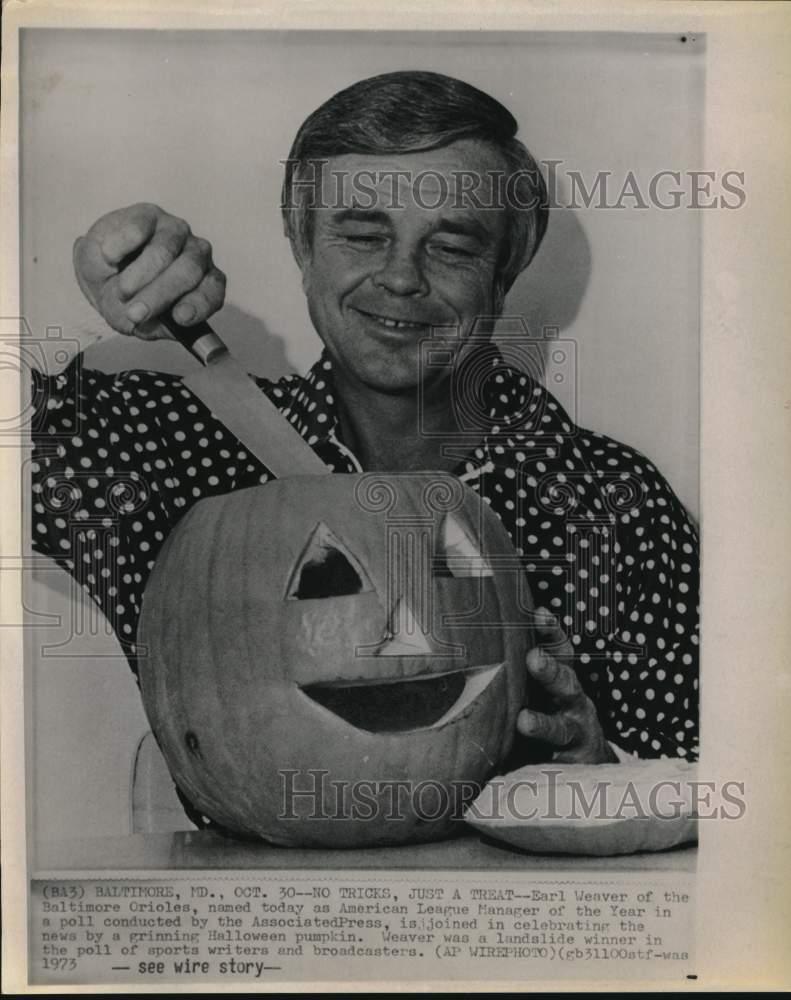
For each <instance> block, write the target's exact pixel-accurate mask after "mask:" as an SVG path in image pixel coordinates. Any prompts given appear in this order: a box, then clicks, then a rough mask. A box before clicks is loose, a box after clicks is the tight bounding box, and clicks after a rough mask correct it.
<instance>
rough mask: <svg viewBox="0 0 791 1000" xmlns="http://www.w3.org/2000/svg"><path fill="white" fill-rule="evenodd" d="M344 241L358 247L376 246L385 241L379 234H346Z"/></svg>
mask: <svg viewBox="0 0 791 1000" xmlns="http://www.w3.org/2000/svg"><path fill="white" fill-rule="evenodd" d="M344 239H345V240H346V241H347V242H348V243H356V244H357V245H358V246H377V245H378V244H380V243H382V242H383V241H384V239H385V237H384V236H382V235H381V234H380V233H346V235H345V237H344Z"/></svg>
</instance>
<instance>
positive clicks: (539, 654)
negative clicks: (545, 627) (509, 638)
mask: <svg viewBox="0 0 791 1000" xmlns="http://www.w3.org/2000/svg"><path fill="white" fill-rule="evenodd" d="M526 662H527V669H528V672H529V674H530V676H531V677H532V678H533V679H534V680H536V681H537V682H538V683H539V684H540V685H541V687H542V688H543V689H544V690H545V691H546V692H547V694H548V695H549V696H550V697H551V698H552V700H553V701H554V702H555V704H557V705H560V706H563V707H565V708H572V707H574V706H576V705H577V704H578V703H579V701H580V700H581V699H582V698H584V697H585V694H584V692H583V690H582V686H581V685H580V682H579V678H578V677H577V675H576V673H575V672H574V669H573V668H572V667H570V666H569V665H568V664H566V663H561V662H560V660H558V659H556V658H555V657H554V656H551V655H550V654H549V653H547V652H546V650H544V649H542V648H541V647H540V646H536V648H535V649H531V650H530V652H529V653H528V654H527V661H526Z"/></svg>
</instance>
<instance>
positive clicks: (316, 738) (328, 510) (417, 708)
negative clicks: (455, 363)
mask: <svg viewBox="0 0 791 1000" xmlns="http://www.w3.org/2000/svg"><path fill="white" fill-rule="evenodd" d="M531 607H532V605H531V603H530V596H529V592H528V590H527V586H526V583H525V580H524V576H523V575H522V571H521V568H520V565H519V559H518V557H517V556H516V553H515V552H514V550H513V548H512V546H511V543H510V539H509V538H508V535H507V533H506V531H505V529H504V528H503V526H502V525H501V523H500V521H499V519H498V518H497V516H496V515H495V514H494V513H493V512H492V511H491V510H490V509H489V508H488V506H487V505H486V504H485V503H483V502H481V500H480V499H479V497H478V496H477V495H476V494H475V493H474V492H473V491H472V490H470V489H468V488H467V487H465V486H463V485H462V484H461V483H460V482H459V481H458V480H457V479H454V478H453V477H451V476H445V475H443V474H439V473H438V474H429V473H417V474H407V475H392V476H390V475H388V476H382V475H373V474H369V475H330V476H317V477H296V478H292V479H284V480H280V481H276V482H273V483H270V484H267V485H265V486H261V487H257V488H253V489H247V490H242V491H239V492H235V493H232V494H228V495H224V496H218V497H214V498H210V499H206V500H203V501H202V502H200V503H199V504H197V505H196V506H195V507H194V508H193V509H192V510H191V511H190V512H189V513H188V514H187V515H186V516H185V518H184V519H183V520H182V521H181V523H180V524H179V525H178V526H177V527H176V529H175V530H174V531H173V532H172V533H171V535H170V537H169V538H168V540H167V541H166V543H165V545H164V546H163V549H162V551H161V553H160V555H159V558H158V559H157V562H156V564H155V566H154V569H153V571H152V575H151V578H150V581H149V584H148V586H147V589H146V593H145V598H144V602H143V610H142V615H141V621H140V629H139V635H138V639H139V644H140V647H141V648H140V653H141V671H140V681H141V690H142V695H143V701H144V705H145V708H146V711H147V714H148V718H149V720H150V723H151V727H152V729H153V731H154V734H155V736H156V738H157V741H158V742H159V745H160V747H161V749H162V751H163V753H164V755H165V758H166V760H167V762H168V765H169V767H170V770H171V774H172V776H173V778H174V779H175V781H176V782H177V784H178V785H179V787H180V788H181V790H182V792H183V793H184V794H186V795H187V796H188V797H189V799H190V800H191V801H192V802H193V803H194V804H195V806H196V807H197V808H198V809H199V810H201V811H202V812H203V813H205V814H206V815H207V816H209V817H210V818H211V819H213V820H214V821H215V822H216V823H218V824H220V825H221V826H222V827H224V828H225V829H226V830H229V831H231V832H236V833H239V834H244V835H256V836H260V837H263V838H265V839H267V840H269V841H272V842H275V843H279V844H285V845H306V846H325V847H327V846H328V847H352V846H362V845H373V844H395V843H404V842H410V841H420V840H429V839H435V838H438V837H443V836H447V835H448V834H449V833H451V832H452V831H453V830H454V827H455V825H456V818H457V817H458V816H459V815H460V814H461V812H462V808H463V805H464V801H465V798H468V797H469V795H470V794H474V793H475V792H476V791H478V790H479V789H480V786H481V785H482V783H483V782H484V781H486V780H487V779H488V777H489V776H491V775H492V774H493V773H494V772H495V770H496V769H497V767H498V765H499V764H500V763H501V761H502V760H503V759H504V757H505V755H506V754H507V752H508V750H509V749H510V746H511V743H512V738H513V734H514V729H515V720H516V715H517V713H518V711H519V709H520V708H521V706H522V704H523V698H524V689H525V676H526V675H525V656H526V653H527V650H528V649H529V648H530V645H531V640H532V633H531V630H530V628H529V626H528V625H527V624H526V622H527V619H528V616H529V611H530V610H531Z"/></svg>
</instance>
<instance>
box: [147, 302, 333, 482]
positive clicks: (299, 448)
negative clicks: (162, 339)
mask: <svg viewBox="0 0 791 1000" xmlns="http://www.w3.org/2000/svg"><path fill="white" fill-rule="evenodd" d="M159 322H161V323H164V325H165V326H167V328H168V330H170V332H171V333H172V334H173V336H174V337H175V338H176V340H178V341H179V343H180V344H182V345H183V346H184V347H186V348H187V350H188V351H189V352H190V354H192V355H193V356H194V357H195V358H197V359H198V361H200V363H201V365H203V367H202V368H200V369H199V370H198V371H196V372H190V374H188V375H185V376H184V377H183V378H182V382H183V383H184V385H186V387H187V388H188V389H189V390H190V392H193V393H194V394H195V395H196V396H197V397H198V398H199V399H201V400H202V401H203V402H204V403H205V404H206V406H208V407H209V409H210V410H211V411H212V413H214V415H215V416H216V417H217V419H218V420H219V421H220V422H221V423H222V424H223V425H224V426H225V427H226V428H227V429H228V430H229V431H230V432H231V433H232V434H233V435H234V436H235V437H237V438H238V439H239V441H241V443H242V444H243V445H244V446H245V448H246V449H247V450H248V451H249V452H251V453H252V454H253V455H255V457H256V458H257V459H258V460H259V461H261V462H262V463H263V464H264V465H265V466H266V467H267V469H269V471H270V472H271V473H272V475H274V476H276V477H277V478H278V479H282V478H284V477H286V476H318V475H324V474H329V472H330V469H329V468H328V466H327V465H325V464H324V462H322V460H321V459H320V458H319V456H318V455H317V454H316V452H315V451H314V450H313V449H312V448H311V447H310V445H309V444H308V443H307V441H306V440H305V439H304V438H303V437H302V435H301V434H300V433H299V431H298V430H297V429H296V428H295V427H294V426H293V425H292V424H290V423H289V422H288V421H287V420H286V418H285V417H284V416H283V414H282V413H281V412H280V410H278V408H277V407H276V406H275V404H274V403H273V402H272V401H271V400H270V399H269V397H268V396H267V395H266V393H264V392H263V390H262V389H260V388H259V387H258V385H257V384H256V383H255V381H254V380H253V379H252V378H251V377H250V375H248V373H247V372H246V371H245V369H244V368H243V367H242V365H241V364H240V363H239V362H238V361H237V360H236V358H234V357H233V355H232V354H231V353H230V351H229V350H228V348H227V346H226V345H225V343H224V342H223V340H222V338H221V337H220V336H219V335H218V334H217V333H216V332H215V331H214V330H213V329H212V328H211V327H210V326H209V324H208V323H199V324H197V325H196V326H190V327H187V326H180V325H179V324H178V323H176V322H175V320H173V319H172V318H170V317H164V316H163V317H160V319H159Z"/></svg>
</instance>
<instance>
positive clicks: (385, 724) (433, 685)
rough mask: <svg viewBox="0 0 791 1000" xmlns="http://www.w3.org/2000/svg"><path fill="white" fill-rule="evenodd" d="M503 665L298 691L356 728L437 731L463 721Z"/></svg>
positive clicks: (310, 686) (308, 686)
mask: <svg viewBox="0 0 791 1000" xmlns="http://www.w3.org/2000/svg"><path fill="white" fill-rule="evenodd" d="M501 670H502V664H499V663H498V664H494V665H493V666H483V667H474V668H468V669H466V670H449V671H446V672H445V673H433V674H426V675H425V676H422V677H410V678H409V679H408V680H404V679H403V678H402V677H395V678H393V679H391V680H382V679H381V678H378V679H377V680H376V681H373V682H368V681H361V680H357V681H351V682H348V681H343V682H338V681H331V682H323V683H319V684H306V685H305V686H304V687H302V688H301V689H300V690H301V691H302V693H303V694H305V695H307V697H308V698H310V699H311V700H312V701H315V702H316V703H317V704H319V705H321V706H322V708H325V709H327V710H328V711H330V712H332V713H333V715H337V716H338V717H339V718H341V719H343V720H344V722H348V723H349V724H350V725H352V726H354V727H355V728H356V729H363V730H367V731H368V732H372V733H404V732H409V731H411V730H419V729H437V728H439V727H441V726H443V725H445V724H446V723H448V722H451V721H453V720H454V719H457V718H461V717H462V716H463V715H464V713H465V709H466V708H467V707H468V706H469V705H471V704H472V703H473V702H474V701H475V700H476V699H477V698H478V697H479V696H480V695H481V694H482V693H483V691H484V690H485V689H486V688H487V687H489V685H490V684H491V683H492V682H493V681H494V679H495V678H496V676H497V675H498V674H499V673H500V671H501Z"/></svg>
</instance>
